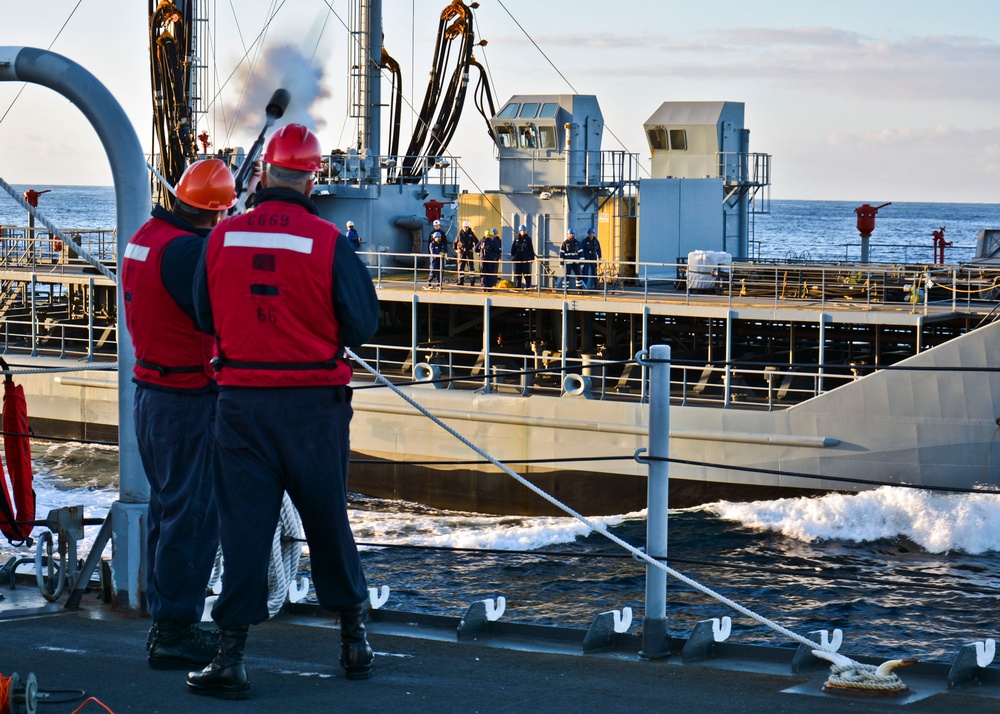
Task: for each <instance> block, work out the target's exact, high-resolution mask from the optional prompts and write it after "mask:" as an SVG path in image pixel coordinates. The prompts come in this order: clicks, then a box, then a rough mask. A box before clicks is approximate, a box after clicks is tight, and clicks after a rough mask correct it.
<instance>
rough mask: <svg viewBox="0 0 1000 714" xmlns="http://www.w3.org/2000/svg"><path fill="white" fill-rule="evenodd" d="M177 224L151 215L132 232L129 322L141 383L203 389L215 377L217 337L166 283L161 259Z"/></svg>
mask: <svg viewBox="0 0 1000 714" xmlns="http://www.w3.org/2000/svg"><path fill="white" fill-rule="evenodd" d="M179 235H183V232H181V231H180V229H179V228H177V226H174V225H171V224H170V223H168V222H167V221H164V220H161V219H159V218H151V219H150V220H149V221H147V222H146V224H145V225H143V227H142V228H140V229H139V231H138V232H137V233H136V234H135V235H134V236H132V240H130V241H129V242H128V246H127V247H126V248H125V256H124V260H122V267H121V281H122V291H123V292H124V294H125V324H126V325H127V326H128V331H129V334H130V335H131V337H132V345H133V347H134V348H135V367H134V368H133V370H132V371H133V374H134V375H135V378H136V379H137V380H139V381H141V382H148V383H151V384H158V385H161V386H164V387H173V388H176V389H201V388H204V387H206V386H207V385H208V383H209V381H210V378H211V377H210V374H211V369H210V367H209V366H208V360H209V358H210V357H211V349H212V338H211V337H209V336H208V335H205V334H204V333H202V332H199V331H198V330H197V329H195V325H194V322H193V321H192V320H191V317H190V316H189V315H188V314H187V313H185V312H184V311H183V310H181V308H180V307H179V306H178V305H177V303H176V302H175V301H174V299H173V298H172V297H171V296H170V293H168V292H167V289H166V288H165V287H164V286H163V279H162V277H161V276H162V272H161V262H162V260H163V251H164V249H165V248H166V247H167V244H168V243H170V241H171V240H173V239H174V238H177V237H178V236H179Z"/></svg>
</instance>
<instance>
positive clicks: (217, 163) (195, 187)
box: [174, 159, 236, 211]
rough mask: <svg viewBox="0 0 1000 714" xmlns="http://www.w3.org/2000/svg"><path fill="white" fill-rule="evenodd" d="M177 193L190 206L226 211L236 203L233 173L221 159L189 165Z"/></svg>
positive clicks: (179, 183)
mask: <svg viewBox="0 0 1000 714" xmlns="http://www.w3.org/2000/svg"><path fill="white" fill-rule="evenodd" d="M174 193H175V194H176V195H177V198H179V199H180V200H181V201H183V202H184V203H186V204H188V205H189V206H194V207H195V208H202V209H204V210H206V211H226V210H229V209H230V208H232V207H233V206H235V205H236V181H235V179H234V178H233V172H232V171H230V170H229V167H228V166H227V165H226V162H224V161H222V160H220V159H203V160H201V161H195V162H194V163H193V164H191V165H190V166H188V167H187V169H186V170H185V171H184V173H183V175H181V179H180V181H178V182H177V186H176V187H175V188H174Z"/></svg>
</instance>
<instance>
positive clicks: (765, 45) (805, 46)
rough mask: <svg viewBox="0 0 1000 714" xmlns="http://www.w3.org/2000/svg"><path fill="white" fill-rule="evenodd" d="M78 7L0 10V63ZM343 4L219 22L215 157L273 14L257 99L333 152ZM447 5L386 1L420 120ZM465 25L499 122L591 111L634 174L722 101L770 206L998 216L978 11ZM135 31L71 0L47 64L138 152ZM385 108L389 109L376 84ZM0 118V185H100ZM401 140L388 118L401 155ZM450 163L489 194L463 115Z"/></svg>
mask: <svg viewBox="0 0 1000 714" xmlns="http://www.w3.org/2000/svg"><path fill="white" fill-rule="evenodd" d="M77 4H78V0H45V2H44V3H41V4H40V3H24V2H18V3H13V2H6V3H4V5H5V7H4V21H3V24H2V26H0V46H21V45H27V46H35V47H42V48H46V47H48V46H49V45H50V44H52V43H53V40H54V39H55V38H56V35H57V33H59V30H60V27H61V26H62V25H63V23H64V22H66V20H67V18H70V15H71V13H72V12H73V9H74V7H76V6H77ZM348 4H349V3H348V2H347V1H346V0H284V1H282V0H239V1H238V2H232V3H230V2H220V3H218V7H217V9H216V10H215V11H214V20H213V25H212V32H211V35H212V38H213V43H214V46H215V48H216V49H215V57H214V60H215V61H214V65H215V75H216V76H215V77H214V78H213V80H212V83H211V89H212V91H213V93H215V92H218V93H219V100H218V101H217V102H216V103H215V105H214V106H215V108H216V109H217V110H218V111H217V112H216V113H215V114H214V115H213V117H212V119H211V121H210V122H209V126H208V127H207V128H208V129H209V130H210V132H211V133H212V137H213V140H214V141H215V142H216V145H219V146H221V145H233V144H242V145H244V146H247V145H249V144H250V143H252V141H253V139H254V138H256V135H257V133H259V131H260V128H261V127H262V125H263V107H262V106H259V104H260V103H261V102H260V100H250V101H247V100H244V102H243V103H242V104H241V102H240V100H239V98H240V96H241V94H242V89H243V83H242V80H243V78H244V77H245V76H246V71H245V70H243V71H239V70H237V69H236V68H237V67H238V65H239V63H240V60H241V59H242V58H243V57H244V55H245V54H246V53H247V52H246V49H245V48H249V56H250V57H255V56H256V55H257V52H258V45H255V44H254V42H255V40H256V38H258V37H259V36H260V35H261V31H262V29H263V28H264V25H265V22H266V20H267V16H268V10H269V8H270V9H271V10H272V11H273V10H274V9H275V8H277V12H276V15H275V17H274V20H273V22H272V23H271V25H270V26H269V27H268V29H267V32H266V33H265V34H264V51H270V52H273V53H274V54H273V55H267V56H268V57H274V58H275V59H274V61H273V62H271V66H270V67H269V69H270V70H271V72H272V73H273V74H272V78H271V79H268V80H266V81H264V82H263V85H265V86H266V87H268V89H267V93H269V92H270V87H272V86H277V83H279V82H281V83H284V84H289V83H293V84H295V85H296V87H297V89H296V90H294V91H293V93H294V94H296V96H298V97H304V96H306V95H307V94H314V95H316V99H317V101H316V102H315V103H314V104H313V105H312V106H311V107H310V113H311V119H310V121H311V122H312V123H313V124H314V126H315V127H316V129H317V131H318V133H319V135H320V138H321V140H322V142H323V146H324V148H325V149H327V150H331V149H334V148H338V147H345V148H346V147H347V146H348V145H349V143H350V140H351V137H352V136H353V134H354V130H353V126H352V124H351V123H350V121H348V120H347V119H346V115H347V97H346V93H347V91H346V76H347V66H348V48H349V38H348V35H347V32H346V30H345V29H344V27H343V24H342V22H341V20H343V21H347V18H348V14H349V11H348ZM109 5H114V8H115V9H114V10H113V11H109V9H108V7H109ZM445 5H446V3H445V2H444V1H443V0H434V1H432V0H383V12H384V15H385V18H386V21H385V44H386V49H387V50H388V51H389V52H390V53H391V54H392V55H393V56H394V57H395V58H396V59H397V60H398V61H399V62H400V64H401V65H402V67H403V72H404V91H405V92H406V94H407V98H408V100H409V101H410V102H411V103H412V104H416V105H419V104H420V102H421V101H422V98H423V92H424V89H425V87H426V82H427V76H428V72H429V69H430V63H431V56H430V53H431V51H432V47H433V45H432V43H433V40H434V36H435V33H436V32H437V25H438V15H439V13H440V11H441V9H442V8H443V7H444V6H445ZM8 6H10V7H8ZM480 6H481V7H480V9H479V10H478V11H477V13H476V17H477V24H478V29H479V34H480V36H481V37H483V38H485V39H487V40H488V42H489V44H488V46H487V47H486V48H481V49H478V50H477V52H476V56H477V58H478V59H479V60H480V61H485V63H486V64H487V65H488V67H489V69H490V71H491V74H492V79H493V84H494V86H495V88H496V92H497V94H498V97H497V102H498V103H499V104H502V103H503V101H504V100H505V99H506V98H508V97H509V96H510V95H512V94H516V93H570V92H572V91H573V89H571V88H570V86H569V85H568V84H567V81H568V82H569V83H570V84H571V85H572V87H573V88H575V90H576V91H577V92H579V93H581V94H594V95H596V96H597V97H598V99H599V101H600V104H601V109H602V111H603V114H604V118H605V122H606V125H607V130H608V131H606V132H605V142H604V148H605V149H618V148H622V147H621V146H620V145H619V144H618V142H617V141H616V139H615V137H613V136H611V135H610V133H609V132H613V133H614V135H615V136H616V137H617V138H618V139H620V140H621V142H622V143H623V144H624V146H625V148H626V149H627V150H628V151H631V152H635V153H637V154H639V157H640V160H641V161H642V162H643V164H645V165H646V166H648V163H649V162H648V158H649V150H648V147H647V145H646V142H645V138H644V136H643V132H642V123H643V122H644V121H645V120H646V119H647V118H648V117H649V116H650V115H651V114H652V113H653V112H654V111H655V110H656V108H657V107H658V106H659V105H660V104H661V103H662V102H663V101H668V100H674V101H685V100H726V101H738V102H744V103H745V104H746V126H747V128H749V129H750V148H751V151H756V152H763V153H768V154H771V155H772V157H773V158H772V182H773V186H772V192H771V195H772V197H773V198H778V199H831V200H849V201H859V202H865V201H867V202H871V203H875V202H885V201H940V202H963V203H998V202H1000V136H998V130H1000V5H998V4H997V3H996V2H995V1H994V0H954V1H953V2H950V3H941V2H939V1H936V2H931V1H929V0H905V1H904V0H873V1H869V2H854V1H851V0H849V1H844V0H841V2H837V3H827V2H808V1H805V0H802V1H800V0H757V2H752V3H747V2H742V1H741V2H731V1H730V0H715V1H714V2H711V3H702V2H690V0H688V1H687V2H683V3H681V2H673V1H672V0H632V2H628V3H624V2H622V3H607V2H596V1H592V0H544V1H542V0H480ZM233 8H236V11H237V12H238V13H239V17H238V24H237V20H236V19H234V16H233V12H234V10H233ZM331 8H332V10H331ZM146 12H147V3H146V2H141V1H139V0H130V1H129V2H114V3H108V2H107V1H106V0H79V7H78V8H77V9H76V12H75V14H73V15H72V17H71V19H69V22H68V23H67V24H66V27H65V29H64V30H63V31H62V34H61V35H60V36H59V37H58V39H56V40H55V43H54V44H53V46H52V50H53V51H55V52H59V53H61V54H64V55H66V56H68V57H70V58H71V59H73V60H75V61H77V62H79V63H80V64H82V65H83V66H84V67H86V68H87V69H88V70H90V71H91V72H93V73H94V74H95V75H96V76H97V77H98V79H100V80H101V81H102V82H104V83H105V84H106V85H107V86H108V87H109V89H111V91H112V92H113V93H114V94H115V96H117V97H118V99H119V101H121V103H122V105H123V106H124V107H125V110H126V112H127V113H128V115H129V116H130V117H131V119H132V121H133V123H134V125H135V127H136V131H137V132H138V134H139V137H140V140H141V141H142V142H143V144H144V146H146V147H147V150H148V149H150V148H151V146H152V144H151V138H150V119H149V115H150V99H149V68H148V29H147V24H148V21H147V18H146ZM334 13H336V14H334ZM338 16H339V18H338ZM519 25H520V26H521V27H523V30H524V31H522V29H521V27H519ZM525 33H527V34H525ZM528 35H530V38H531V39H530V40H529V38H528ZM531 40H533V41H534V42H535V43H537V45H538V46H539V47H540V48H541V51H542V52H544V53H545V55H546V56H547V58H548V59H546V57H545V56H543V55H542V54H541V52H540V51H539V50H538V49H536V48H535V47H534V46H533V44H532V42H531ZM283 45H284V46H286V48H287V47H290V48H291V49H292V50H294V52H292V54H301V55H304V56H306V57H310V58H315V59H314V63H315V66H313V67H312V68H309V69H306V70H303V69H302V68H301V67H300V65H298V64H297V63H296V62H295V61H293V60H292V59H291V57H290V56H289V54H288V52H287V51H286V52H285V53H284V54H282V53H281V52H278V51H277V50H278V49H279V48H280V47H282V46H283ZM549 60H551V64H550V62H549ZM263 64H264V62H260V63H258V70H257V74H258V75H260V74H261V73H262V72H263V70H264V67H263ZM553 65H554V66H555V68H553ZM557 70H558V71H557ZM234 71H236V74H235V75H234V76H233V78H232V79H229V81H228V82H227V83H225V86H224V87H223V88H222V89H221V91H220V90H219V87H220V86H222V85H223V83H224V82H225V80H226V79H227V78H229V77H230V75H231V74H233V72H234ZM560 73H561V74H562V75H563V76H560ZM563 77H565V79H564V78H563ZM258 78H259V77H258ZM22 87H24V91H23V92H22V93H21V95H20V97H19V98H17V100H16V102H15V101H14V99H15V96H16V95H17V93H18V91H19V90H20V89H21V88H22ZM383 91H384V93H385V94H384V98H385V100H386V101H388V87H387V85H386V88H385V89H384V90H383ZM414 94H415V95H416V98H415V99H414V98H413V95H414ZM324 95H325V98H324ZM12 102H14V104H13V106H12V107H11V108H10V110H9V111H8V107H10V105H11V103H12ZM302 103H303V102H299V104H300V105H301V104H302ZM300 108H301V106H300ZM223 112H224V114H223ZM5 113H6V116H4V114H5ZM237 115H238V116H239V118H240V119H242V121H241V122H239V123H237V122H235V121H234V119H235V118H236V117H237ZM0 117H4V118H3V119H2V120H0V178H3V179H5V180H7V181H8V182H11V183H22V184H23V183H38V184H45V183H49V184H97V185H107V184H110V180H111V179H110V171H109V170H108V168H107V161H106V159H105V157H104V153H103V150H102V149H101V147H100V144H99V142H98V141H97V138H96V136H95V135H94V133H93V131H92V129H91V128H90V127H89V125H88V124H87V123H86V121H85V120H84V119H83V117H82V115H81V114H80V112H79V111H78V110H77V109H76V108H75V107H73V106H72V105H70V104H69V103H68V102H67V101H66V100H65V99H63V98H62V97H60V96H58V95H56V94H55V93H54V92H52V91H51V90H48V89H45V88H43V87H38V86H25V85H21V84H16V83H10V82H4V83H0ZM410 121H411V120H410V117H409V116H408V111H404V128H405V129H406V131H404V139H405V137H408V135H409V127H410V126H411V124H410ZM383 140H384V138H383ZM404 144H405V140H404ZM450 150H451V151H452V153H454V154H456V155H458V156H459V157H461V162H462V165H463V166H464V167H465V168H466V170H467V172H468V176H467V177H466V178H465V179H464V180H465V182H466V187H467V188H469V189H470V190H472V191H475V190H478V189H490V188H495V187H496V185H497V178H496V165H495V162H494V161H493V158H492V150H491V148H490V145H489V140H488V138H487V137H486V136H485V125H484V124H483V121H482V119H481V118H479V117H478V115H477V114H476V112H475V109H474V107H473V106H472V103H471V100H470V101H469V103H468V105H467V107H466V110H465V112H464V114H463V126H462V128H461V129H460V130H459V132H458V134H457V135H456V137H455V139H454V140H453V142H452V144H451V146H450Z"/></svg>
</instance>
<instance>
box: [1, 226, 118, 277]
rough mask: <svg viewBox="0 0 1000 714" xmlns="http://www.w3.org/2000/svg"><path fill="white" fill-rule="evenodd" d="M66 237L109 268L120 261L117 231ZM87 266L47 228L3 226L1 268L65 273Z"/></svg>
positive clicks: (72, 232)
mask: <svg viewBox="0 0 1000 714" xmlns="http://www.w3.org/2000/svg"><path fill="white" fill-rule="evenodd" d="M63 234H64V235H66V236H67V237H69V238H71V239H72V240H74V241H76V243H78V244H79V245H80V246H81V247H82V248H84V249H85V250H87V251H88V252H89V253H90V254H91V255H95V256H97V257H98V258H99V259H100V260H101V261H104V262H106V263H107V264H109V265H113V264H114V263H115V261H116V260H117V257H118V256H117V243H116V236H115V231H114V230H97V229H91V228H68V229H64V230H63ZM84 265H87V263H86V261H84V260H82V259H81V258H79V257H77V255H76V253H75V251H74V250H73V249H72V248H71V247H70V246H69V245H68V244H64V243H63V241H62V240H60V239H59V238H58V237H57V236H54V235H53V234H51V233H50V232H49V231H48V229H46V228H44V227H38V226H34V227H32V226H5V225H0V268H7V269H9V268H16V269H35V270H39V269H48V271H49V272H51V271H52V270H55V271H57V272H64V271H66V269H69V268H80V267H82V266H84Z"/></svg>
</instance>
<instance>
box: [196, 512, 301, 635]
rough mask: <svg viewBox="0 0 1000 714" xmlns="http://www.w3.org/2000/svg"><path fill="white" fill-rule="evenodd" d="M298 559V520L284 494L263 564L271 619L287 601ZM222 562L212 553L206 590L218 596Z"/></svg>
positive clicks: (299, 551) (299, 552) (299, 534)
mask: <svg viewBox="0 0 1000 714" xmlns="http://www.w3.org/2000/svg"><path fill="white" fill-rule="evenodd" d="M301 557H302V521H301V519H300V518H299V514H298V512H297V511H296V510H295V506H293V505H292V499H291V498H289V497H288V494H287V493H286V494H285V496H284V498H283V499H282V501H281V518H280V520H279V521H278V526H277V528H275V529H274V540H273V541H271V557H270V559H269V561H268V564H267V612H268V614H269V615H270V616H271V617H274V616H275V615H277V614H278V613H279V612H281V608H282V607H284V605H285V603H286V602H288V588H289V585H291V584H292V583H293V582H294V581H295V578H296V576H297V575H298V574H299V560H300V559H301ZM224 568H225V559H224V558H223V555H222V548H221V547H220V548H219V549H218V551H217V552H216V554H215V565H214V566H212V574H211V575H210V576H209V579H208V585H207V590H210V591H212V592H213V593H215V594H219V592H221V590H222V588H221V586H219V582H220V581H221V580H222V571H223V569H224Z"/></svg>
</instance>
